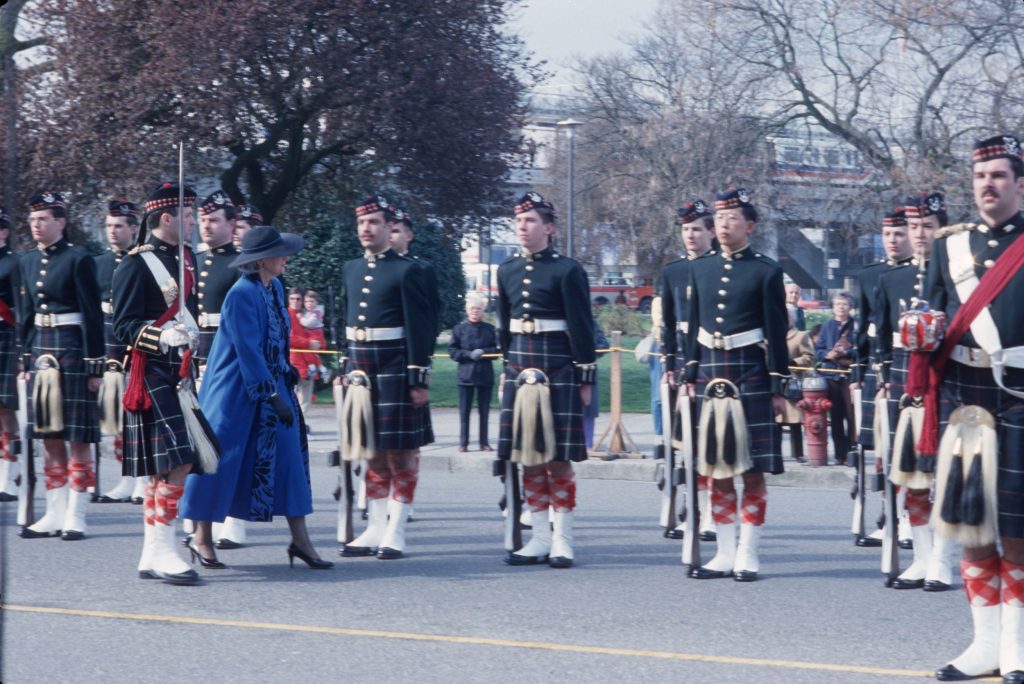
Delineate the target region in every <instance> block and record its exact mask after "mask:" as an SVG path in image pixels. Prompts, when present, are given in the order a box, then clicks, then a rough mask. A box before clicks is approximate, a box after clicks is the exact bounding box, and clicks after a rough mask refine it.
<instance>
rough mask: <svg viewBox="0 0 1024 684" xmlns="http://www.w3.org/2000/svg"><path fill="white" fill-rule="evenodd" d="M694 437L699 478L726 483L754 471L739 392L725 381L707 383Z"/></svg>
mask: <svg viewBox="0 0 1024 684" xmlns="http://www.w3.org/2000/svg"><path fill="white" fill-rule="evenodd" d="M697 436H698V437H697V440H698V452H697V454H698V459H697V471H698V472H699V473H700V475H702V476H704V477H711V478H712V479H716V480H718V479H726V478H732V477H734V476H736V475H742V474H743V473H745V472H747V471H748V470H750V469H751V468H752V467H754V463H753V460H752V459H751V454H750V436H749V435H748V434H747V419H746V414H745V413H744V411H743V402H742V401H741V400H740V390H739V388H738V387H736V385H735V384H733V383H732V382H730V381H729V380H725V379H723V378H715V379H714V380H711V381H709V382H708V384H707V387H706V388H705V389H704V401H703V402H702V404H701V407H700V426H699V428H698V431H697Z"/></svg>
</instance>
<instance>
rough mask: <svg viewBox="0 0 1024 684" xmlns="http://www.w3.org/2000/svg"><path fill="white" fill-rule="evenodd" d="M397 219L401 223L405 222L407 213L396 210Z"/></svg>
mask: <svg viewBox="0 0 1024 684" xmlns="http://www.w3.org/2000/svg"><path fill="white" fill-rule="evenodd" d="M395 218H396V219H397V220H399V221H404V220H405V212H404V211H402V210H401V209H395Z"/></svg>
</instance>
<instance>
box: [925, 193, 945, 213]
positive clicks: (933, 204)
mask: <svg viewBox="0 0 1024 684" xmlns="http://www.w3.org/2000/svg"><path fill="white" fill-rule="evenodd" d="M928 209H929V210H930V211H931V212H932V213H933V214H934V213H935V212H937V211H942V198H941V197H937V196H932V197H929V198H928Z"/></svg>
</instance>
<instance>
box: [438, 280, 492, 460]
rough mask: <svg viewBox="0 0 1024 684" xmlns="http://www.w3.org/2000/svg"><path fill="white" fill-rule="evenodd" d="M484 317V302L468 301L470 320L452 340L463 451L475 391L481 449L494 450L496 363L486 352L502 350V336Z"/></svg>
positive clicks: (451, 346) (454, 332)
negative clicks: (491, 424)
mask: <svg viewBox="0 0 1024 684" xmlns="http://www.w3.org/2000/svg"><path fill="white" fill-rule="evenodd" d="M483 317H484V307H483V302H481V301H480V300H479V299H477V298H472V299H468V300H466V320H465V321H463V322H462V323H459V324H458V325H457V326H455V328H454V329H453V330H452V341H451V342H449V343H448V356H450V357H452V359H453V360H454V361H455V362H457V363H458V364H459V371H458V376H457V378H456V383H457V384H458V387H459V451H466V450H467V448H468V446H469V413H470V410H471V409H472V408H473V395H474V394H476V402H477V409H478V410H479V412H480V450H481V451H491V445H490V444H488V443H487V413H488V409H490V407H491V396H492V394H493V392H494V366H493V365H492V362H491V359H485V358H483V355H484V354H493V353H495V352H497V351H498V336H497V334H496V332H495V330H494V326H493V325H491V324H490V323H487V322H485V321H484V320H483Z"/></svg>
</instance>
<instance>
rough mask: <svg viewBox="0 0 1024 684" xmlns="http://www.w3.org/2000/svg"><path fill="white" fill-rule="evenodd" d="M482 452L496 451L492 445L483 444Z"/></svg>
mask: <svg viewBox="0 0 1024 684" xmlns="http://www.w3.org/2000/svg"><path fill="white" fill-rule="evenodd" d="M480 451H494V449H492V448H491V445H490V444H481V445H480Z"/></svg>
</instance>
